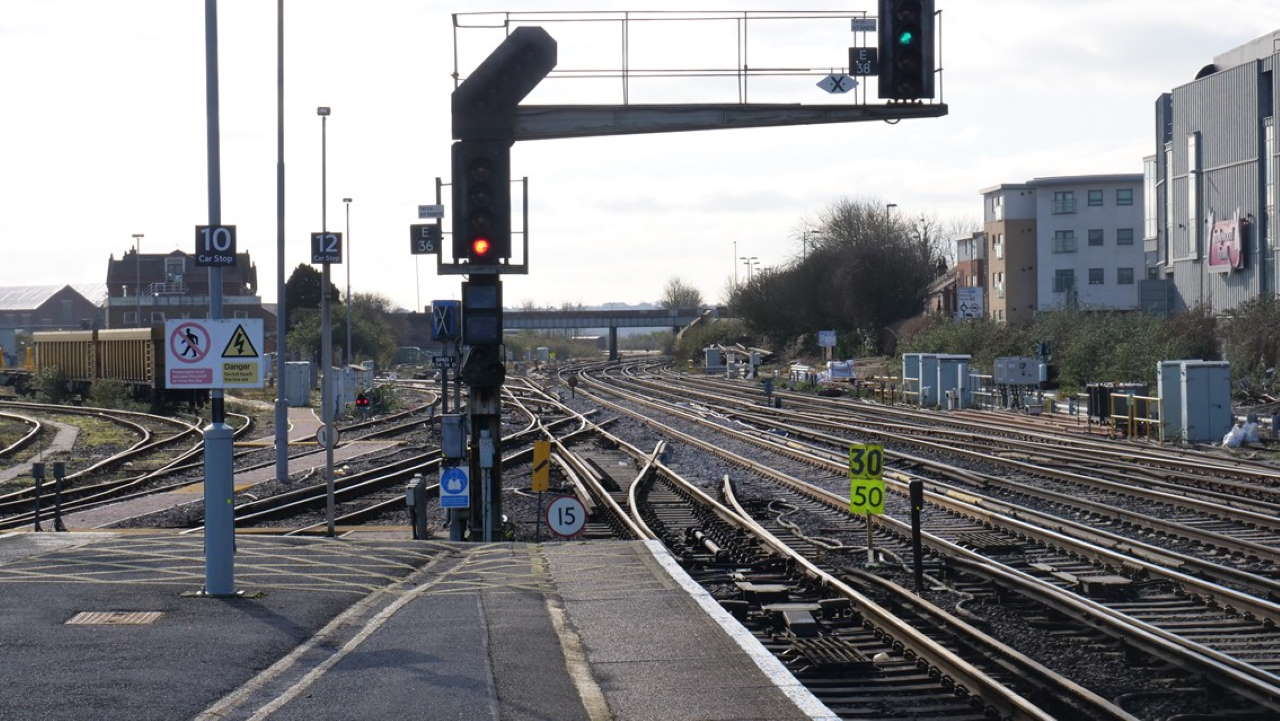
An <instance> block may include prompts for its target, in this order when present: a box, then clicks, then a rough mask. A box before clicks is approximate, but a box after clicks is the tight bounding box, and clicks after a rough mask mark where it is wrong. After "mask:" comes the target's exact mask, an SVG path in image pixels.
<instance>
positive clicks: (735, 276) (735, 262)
mask: <svg viewBox="0 0 1280 721" xmlns="http://www.w3.org/2000/svg"><path fill="white" fill-rule="evenodd" d="M733 258H734V260H733V289H734V290H735V291H737V290H738V241H736V240H735V241H733Z"/></svg>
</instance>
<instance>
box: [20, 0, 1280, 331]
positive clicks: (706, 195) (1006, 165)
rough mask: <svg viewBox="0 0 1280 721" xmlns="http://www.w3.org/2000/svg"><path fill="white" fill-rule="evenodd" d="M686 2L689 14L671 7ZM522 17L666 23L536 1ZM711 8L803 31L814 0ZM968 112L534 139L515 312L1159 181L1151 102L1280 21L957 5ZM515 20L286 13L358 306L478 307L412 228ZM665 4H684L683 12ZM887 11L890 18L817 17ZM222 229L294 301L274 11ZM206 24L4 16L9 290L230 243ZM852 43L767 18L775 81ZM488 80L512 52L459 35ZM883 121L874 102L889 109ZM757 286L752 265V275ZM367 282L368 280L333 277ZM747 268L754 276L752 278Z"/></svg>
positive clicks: (1258, 13)
mask: <svg viewBox="0 0 1280 721" xmlns="http://www.w3.org/2000/svg"><path fill="white" fill-rule="evenodd" d="M672 5H675V4H672ZM497 6H498V7H501V9H503V10H513V11H521V10H525V11H527V10H563V9H578V8H583V7H590V8H591V9H593V10H599V9H629V10H636V9H657V6H652V5H648V4H642V3H613V2H600V1H598V0H597V1H594V2H591V3H581V2H579V3H562V2H556V1H555V0H541V1H539V2H534V3H525V2H518V1H516V0H511V1H510V2H508V3H507V4H506V5H505V6H501V4H497ZM698 6H699V7H703V8H711V9H717V8H720V9H726V10H741V9H758V10H785V9H791V3H784V2H744V1H742V0H739V1H738V2H733V3H721V2H715V1H714V0H705V1H704V2H699V3H698ZM938 6H939V7H940V8H941V9H943V10H944V18H945V20H944V26H943V28H944V29H943V33H944V34H943V39H944V48H943V60H944V61H945V68H946V70H945V81H944V82H945V91H946V101H947V103H948V104H949V105H950V108H951V112H950V115H949V116H947V117H945V118H941V119H931V120H917V121H906V122H902V123H900V124H898V125H895V126H890V125H887V124H884V123H855V124H846V125H825V126H822V125H819V126H804V127H795V128H762V129H751V130H719V131H706V132H697V133H677V134H660V135H647V136H629V137H618V138H592V139H574V140H555V141H535V142H526V143H519V144H517V146H516V147H515V149H514V151H513V174H514V175H516V176H521V175H527V176H529V177H530V225H531V233H530V239H531V245H532V248H531V259H530V262H531V265H532V273H531V274H530V275H529V276H527V277H521V276H509V277H508V284H507V287H506V292H505V300H506V302H507V304H508V305H518V304H519V303H521V302H523V301H526V300H531V301H534V302H535V303H538V304H539V305H549V304H555V305H558V304H560V303H563V302H581V303H586V304H596V303H602V302H607V301H625V302H631V303H636V302H644V301H652V300H655V299H657V298H658V297H659V296H660V294H661V289H662V285H663V284H664V283H665V282H666V280H667V279H668V278H670V277H671V276H680V277H682V278H684V279H686V280H687V281H689V282H691V283H693V284H694V285H695V286H697V287H698V288H699V289H700V290H701V291H702V293H703V294H704V296H705V297H706V298H707V299H708V300H710V301H715V300H719V299H720V298H721V297H722V296H723V292H724V289H725V286H726V282H727V280H728V279H729V278H731V277H732V275H733V272H734V267H735V266H734V264H733V263H732V258H733V253H734V249H733V243H734V241H736V242H737V254H738V255H740V256H742V255H745V256H757V257H758V258H759V259H760V261H761V263H762V264H763V265H766V266H767V265H772V264H776V263H780V262H783V261H785V260H786V259H787V258H789V257H792V256H794V255H795V254H797V253H798V252H799V241H798V239H797V237H796V233H797V231H798V230H799V229H801V228H803V227H805V224H806V220H809V221H810V222H811V220H812V219H814V218H816V217H818V216H819V215H820V213H821V211H822V210H823V208H825V207H826V206H827V205H828V204H830V203H831V202H832V201H834V200H837V199H839V198H841V197H843V196H852V197H874V198H877V199H879V200H881V201H883V202H891V203H896V204H897V205H898V207H899V208H900V210H901V212H906V213H912V214H915V213H920V212H926V213H931V214H935V215H938V216H940V217H943V218H953V217H959V218H965V217H967V218H975V219H976V218H977V217H979V215H980V207H981V206H980V201H979V198H978V196H977V190H978V189H979V188H981V187H985V186H989V185H993V184H996V183H999V182H1005V181H1022V180H1026V179H1029V178H1031V177H1035V176H1044V175H1066V174H1075V173H1118V172H1135V173H1136V172H1141V170H1142V164H1141V159H1142V156H1143V155H1145V154H1150V153H1151V152H1153V151H1152V148H1153V146H1154V140H1153V125H1154V121H1153V116H1152V105H1153V101H1154V99H1155V97H1156V96H1157V95H1158V94H1159V93H1161V92H1164V91H1167V90H1169V89H1171V88H1172V87H1174V86H1176V85H1180V84H1183V83H1186V82H1188V81H1190V80H1191V79H1192V78H1193V77H1194V75H1195V73H1196V71H1197V70H1198V69H1199V68H1200V67H1202V66H1203V65H1205V64H1206V63H1208V62H1210V61H1211V59H1212V57H1213V55H1215V54H1217V53H1220V52H1222V51H1225V50H1227V49H1229V48H1232V47H1234V46H1236V45H1239V44H1241V43H1243V42H1245V41H1247V40H1249V39H1251V38H1253V37H1256V36H1258V35H1261V34H1263V33H1266V32H1269V31H1272V30H1275V29H1277V28H1280V3H1277V2H1275V0H1217V1H1216V2H1213V3H1207V2H1196V1H1193V0H1130V1H1129V2H1116V1H1115V0H1035V2H1027V1H1026V0H963V1H961V0H950V1H947V0H939V2H938ZM492 7H494V6H491V5H486V6H474V5H471V4H470V3H465V2H454V3H436V2H423V1H419V2H408V1H404V2H402V1H400V0H369V1H368V2H351V1H350V0H341V1H339V0H332V1H330V0H305V2H300V1H299V0H286V9H285V12H286V18H285V23H286V28H285V33H286V38H285V41H286V56H285V83H286V88H285V102H286V108H285V112H286V118H285V123H286V129H285V132H286V141H285V146H286V169H287V181H286V182H287V228H288V233H287V243H288V248H287V253H288V261H287V263H286V266H287V268H288V269H289V270H292V268H293V267H294V266H296V265H297V264H298V263H300V262H304V261H305V260H307V259H308V249H307V233H308V232H310V231H313V230H319V229H320V195H321V193H320V120H319V118H317V117H316V115H315V108H316V106H317V105H328V106H331V107H332V108H333V115H332V116H331V117H330V119H329V134H328V136H329V142H328V154H329V162H328V173H329V205H328V208H329V211H328V213H329V227H330V229H336V230H342V225H343V222H344V217H343V204H342V202H341V198H342V197H344V196H350V197H352V198H353V199H354V202H353V203H352V206H351V237H350V240H351V241H352V242H351V248H350V250H349V257H350V259H351V261H352V266H351V270H352V285H353V289H354V290H355V291H356V292H360V291H376V292H379V293H382V294H384V295H386V296H388V297H390V298H391V299H392V301H393V302H394V303H396V304H397V305H401V306H404V307H413V306H414V305H415V304H416V303H417V299H418V298H420V299H421V301H422V303H424V304H425V303H428V302H429V301H430V300H431V299H432V298H455V297H458V290H457V288H458V280H459V279H458V278H457V277H450V276H441V277H437V276H436V275H435V270H434V265H433V264H431V263H426V262H423V263H422V266H421V269H420V272H419V273H418V274H417V279H420V291H419V289H418V285H417V282H419V281H418V280H416V279H415V268H414V261H413V259H412V258H411V257H410V256H409V254H408V248H407V237H406V236H407V233H408V230H407V227H406V226H407V225H408V224H410V223H412V222H416V217H415V216H416V206H417V205H418V204H419V203H429V202H433V200H434V179H435V177H436V176H437V175H439V176H445V177H447V176H448V174H449V167H448V165H449V161H448V159H449V144H450V142H451V139H450V134H449V93H450V91H451V90H452V88H453V81H452V79H451V77H450V73H451V72H452V66H453V46H452V21H451V17H450V13H452V12H457V11H469V10H477V9H491V8H492ZM667 7H671V6H670V5H669V6H667ZM804 7H807V8H813V9H836V10H869V11H874V7H875V3H874V2H870V1H865V0H864V2H861V3H857V2H855V3H847V4H846V3H839V4H832V3H825V2H811V3H805V4H804ZM218 10H219V33H220V41H221V43H220V54H221V68H220V76H221V77H220V82H221V103H222V112H221V122H222V198H223V202H222V218H223V222H225V223H234V224H236V225H237V226H238V232H239V237H240V248H241V250H246V251H248V252H250V253H251V254H252V256H253V261H254V263H255V264H256V265H257V268H258V279H259V284H260V294H261V295H262V297H263V300H264V301H267V302H271V301H274V300H275V295H276V294H275V273H276V266H275V252H276V251H275V240H276V230H275V229H276V220H275V208H276V191H275V159H276V144H275V138H276V101H275V92H276V75H275V67H276V66H275V63H276V39H275V38H276V36H275V32H276V19H275V3H274V2H270V1H269V0H222V2H220V3H219V8H218ZM203 23H204V3H203V2H201V1H200V0H182V1H179V0H126V1H125V2H110V3H109V2H103V1H102V0H3V3H2V5H0V68H3V70H2V71H0V243H2V244H3V245H2V246H0V247H3V249H4V250H3V260H2V262H0V286H8V285H34V284H54V283H93V282H99V283H100V282H102V281H103V279H104V278H105V275H106V269H107V258H108V256H109V255H111V254H113V253H114V254H115V255H116V256H117V257H118V256H120V255H122V254H123V253H124V252H125V251H126V250H127V249H128V248H129V247H130V245H131V244H132V242H133V240H132V238H131V237H130V236H131V235H132V234H134V233H144V234H145V238H144V239H143V241H142V247H143V251H144V252H168V251H170V250H173V249H175V248H180V249H183V250H187V251H190V250H191V249H192V246H193V235H194V231H193V226H195V225H197V224H202V223H205V222H206V221H207V217H208V212H207V195H206V193H207V185H206V179H207V176H206V167H205V152H206V148H205V104H204V97H205V96H204V92H205V91H204V30H203ZM846 23H847V21H842V20H828V21H822V22H813V21H805V22H791V21H775V22H763V21H762V22H758V23H755V24H753V25H752V29H751V35H750V53H751V54H750V56H749V60H750V62H751V64H753V65H757V66H761V65H785V66H788V67H812V68H818V67H828V66H840V65H843V64H844V63H845V62H846V57H847V47H848V45H849V42H850V33H849V32H848V26H847V24H846ZM546 27H547V29H548V30H549V31H550V32H551V34H552V35H553V36H555V37H556V38H557V40H558V42H559V48H560V63H561V64H560V67H562V68H565V67H617V66H618V64H619V53H620V47H619V40H618V38H619V36H620V30H619V28H618V26H617V25H615V24H599V23H596V24H579V25H569V24H551V25H547V26H546ZM459 37H460V45H461V57H462V65H463V67H462V72H463V73H464V74H465V73H466V72H467V71H468V70H469V69H470V68H471V67H473V66H474V64H475V63H476V62H477V61H478V60H479V59H480V58H481V57H483V56H484V55H485V54H487V52H488V51H489V50H490V49H492V48H493V47H494V46H495V45H496V44H497V42H499V41H500V40H501V35H500V34H498V33H495V32H493V31H481V30H471V31H466V32H461V33H460V35H459ZM735 38H736V29H735V26H734V24H733V23H699V24H697V25H696V26H695V25H688V24H686V25H683V26H678V25H675V24H667V23H661V24H658V23H651V24H648V25H645V26H643V27H640V26H637V28H636V29H634V30H633V32H632V36H631V41H630V50H631V53H632V57H631V66H632V67H633V68H637V67H705V66H717V67H731V66H733V64H734V63H735V62H736V54H735V53H736V40H735ZM818 79H819V78H817V77H803V78H790V79H786V80H768V81H767V80H760V81H753V82H752V85H751V97H750V99H751V100H753V101H759V102H801V103H826V102H832V101H837V102H838V101H841V100H842V99H843V100H846V101H847V100H849V97H848V96H843V98H842V96H828V95H827V94H826V93H824V92H822V91H821V90H819V89H818V88H817V87H815V85H814V83H815V82H816V81H817V80H818ZM619 87H620V86H619V84H618V81H616V80H615V81H568V80H556V81H554V82H553V81H547V82H544V83H543V86H542V87H540V88H539V89H538V90H536V91H535V93H534V95H533V96H531V97H530V99H529V101H530V102H582V103H614V102H620V92H619ZM736 99H737V95H736V85H735V83H734V82H733V81H732V80H729V81H697V82H693V81H684V82H681V83H673V82H670V81H648V82H642V81H633V83H632V87H631V100H632V101H633V102H663V101H667V102H673V101H674V102H679V101H684V102H732V101H735V100H736ZM871 99H872V101H875V96H874V85H873V91H872V94H871ZM739 268H740V269H741V267H740V266H739ZM334 269H335V275H336V276H337V278H336V279H337V280H339V282H340V283H341V282H342V281H344V280H345V275H344V274H345V272H346V269H345V268H342V267H338V266H335V267H334ZM741 272H743V273H744V274H745V270H742V271H741Z"/></svg>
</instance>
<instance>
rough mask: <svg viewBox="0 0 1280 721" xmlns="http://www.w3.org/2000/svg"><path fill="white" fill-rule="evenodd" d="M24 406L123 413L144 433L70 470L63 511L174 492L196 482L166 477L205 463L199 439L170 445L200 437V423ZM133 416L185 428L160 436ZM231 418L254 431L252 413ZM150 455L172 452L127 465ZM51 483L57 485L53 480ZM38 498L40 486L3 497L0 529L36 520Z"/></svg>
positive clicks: (124, 418)
mask: <svg viewBox="0 0 1280 721" xmlns="http://www.w3.org/2000/svg"><path fill="white" fill-rule="evenodd" d="M24 405H25V406H28V407H33V408H38V409H43V410H49V409H56V411H57V412H68V411H69V410H78V411H81V412H83V413H84V414H86V415H94V416H97V417H106V418H113V417H115V416H116V415H117V414H119V415H120V416H122V418H121V420H122V422H125V423H128V424H132V425H133V426H136V427H137V428H138V431H139V432H140V433H142V434H143V436H142V440H140V441H138V442H137V443H135V444H133V445H132V446H131V447H129V448H127V449H125V450H124V451H121V452H119V453H116V454H114V455H112V456H110V457H109V458H106V459H103V460H100V461H98V462H96V463H94V464H92V465H90V466H88V467H86V468H82V469H80V470H77V471H75V472H72V473H68V474H67V476H66V477H65V479H64V484H65V485H64V486H63V488H62V492H61V507H60V510H61V512H62V513H64V514H65V513H71V512H74V511H81V510H86V509H89V508H94V507H96V506H98V505H101V504H104V503H112V502H117V501H120V500H124V499H127V498H131V497H135V496H137V495H145V494H148V493H156V492H158V491H164V490H173V489H176V488H180V487H183V486H186V485H190V483H191V481H190V480H183V481H180V482H177V483H173V484H169V485H164V484H162V483H161V482H160V481H161V479H163V478H165V477H166V476H169V475H171V474H174V473H178V472H180V471H182V470H185V469H189V468H191V467H193V466H194V465H198V464H199V461H193V459H198V458H199V457H200V455H201V453H202V443H201V442H200V441H199V440H197V441H196V442H195V443H193V444H192V445H190V446H187V447H185V448H180V449H178V450H177V451H176V453H173V452H172V451H171V450H170V449H168V446H171V445H172V444H174V443H177V442H179V441H181V440H182V439H184V438H186V437H187V436H191V435H197V436H198V434H199V427H198V426H196V425H194V424H191V423H187V422H185V421H181V420H178V419H172V418H167V417H165V416H153V415H151V414H144V413H136V412H133V411H110V410H107V409H84V408H76V409H68V408H67V407H65V406H42V405H41V404H24ZM131 416H132V417H142V418H145V419H147V420H148V421H149V422H152V423H161V424H169V425H178V426H179V430H178V431H177V432H175V433H173V434H170V435H167V436H165V437H162V438H155V437H154V434H153V433H152V432H151V431H150V430H149V429H146V428H143V427H142V426H141V425H138V424H137V423H136V422H135V421H132V420H127V419H128V418H129V417H131ZM227 416H228V418H231V419H235V420H238V421H239V423H238V427H237V429H236V431H235V434H236V437H237V438H238V437H241V436H243V435H244V434H245V433H248V432H249V431H250V430H251V429H252V427H253V419H252V418H251V417H249V416H246V415H242V414H237V413H230V412H228V413H227ZM148 454H166V455H165V456H164V457H161V458H158V459H155V460H154V461H153V462H154V463H157V464H159V465H158V466H157V467H156V468H154V469H152V470H145V471H141V472H134V469H132V468H129V467H128V466H127V465H126V464H128V463H130V462H138V461H139V459H141V458H142V457H144V456H146V455H148ZM170 456H171V457H170ZM48 485H50V486H52V484H48ZM51 494H52V487H50V488H48V489H46V490H45V492H44V495H46V496H49V495H51ZM35 497H36V491H35V488H34V487H31V488H23V489H20V490H18V491H13V492H11V493H7V494H4V495H3V496H0V529H7V528H19V527H21V526H24V525H29V524H34V523H35V521H36V511H35ZM42 515H43V516H45V517H48V515H49V514H48V511H45V512H44V513H43V514H42Z"/></svg>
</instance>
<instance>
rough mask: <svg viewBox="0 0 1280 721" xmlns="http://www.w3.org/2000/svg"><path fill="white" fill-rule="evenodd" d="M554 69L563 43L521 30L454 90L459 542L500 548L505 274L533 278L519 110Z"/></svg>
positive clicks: (441, 268)
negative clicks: (514, 256) (514, 184)
mask: <svg viewBox="0 0 1280 721" xmlns="http://www.w3.org/2000/svg"><path fill="white" fill-rule="evenodd" d="M555 64H556V42H555V40H553V39H551V36H550V35H548V34H547V32H546V31H545V30H543V29H542V28H536V27H522V28H517V29H516V30H514V31H513V32H512V33H511V34H510V35H508V36H507V38H506V40H504V41H503V42H502V44H501V45H499V46H498V48H497V49H496V50H495V51H494V52H493V53H492V54H490V55H489V57H488V58H486V59H485V60H484V62H482V63H481V64H480V66H479V67H478V68H476V70H475V72H473V73H472V74H471V75H470V77H468V78H467V79H466V81H464V82H463V83H462V84H461V85H459V86H458V88H457V89H456V90H454V92H453V99H452V106H453V136H454V138H455V139H456V140H457V142H455V143H454V144H453V148H452V170H453V183H452V196H453V205H452V209H451V213H452V225H451V227H452V235H453V237H452V250H453V262H452V263H450V264H444V263H439V262H438V264H437V271H438V272H441V273H446V274H465V275H466V276H467V280H466V281H465V282H464V283H463V284H462V329H461V330H462V343H463V345H464V346H465V348H466V350H465V351H464V352H463V355H462V363H461V367H460V369H459V372H458V378H459V381H460V382H462V383H466V384H467V388H468V401H467V415H468V423H467V425H468V431H469V433H468V441H469V448H468V453H467V460H468V470H469V471H470V473H469V476H470V478H472V479H475V480H474V482H472V483H470V485H469V491H470V501H471V503H470V509H468V512H466V513H459V514H458V516H460V517H458V518H455V519H454V520H452V521H451V523H457V524H459V525H461V526H462V527H463V530H462V531H459V529H458V528H456V527H455V528H453V530H452V531H451V537H452V536H453V535H454V534H461V533H465V535H466V537H468V538H469V539H470V540H473V541H475V540H484V541H492V540H495V537H496V535H497V534H498V532H499V526H500V524H501V521H502V396H501V393H502V383H503V381H504V380H505V379H506V365H505V363H504V358H503V348H502V275H503V274H504V273H526V272H528V265H527V258H528V246H527V243H526V246H525V261H526V262H525V263H523V264H520V265H515V264H512V263H510V260H511V145H512V144H513V143H514V142H515V119H516V106H517V105H518V104H519V103H520V101H521V100H522V99H524V97H525V96H526V95H528V94H529V92H530V91H532V90H533V88H534V87H535V86H536V85H537V84H538V83H539V82H541V81H542V79H543V78H544V77H546V75H547V73H549V72H551V69H552V68H554V67H555Z"/></svg>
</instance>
